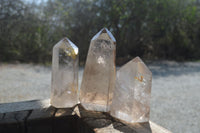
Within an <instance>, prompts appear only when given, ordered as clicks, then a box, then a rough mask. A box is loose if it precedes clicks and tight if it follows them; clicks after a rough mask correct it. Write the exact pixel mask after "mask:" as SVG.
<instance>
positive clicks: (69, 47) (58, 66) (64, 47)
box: [51, 38, 79, 108]
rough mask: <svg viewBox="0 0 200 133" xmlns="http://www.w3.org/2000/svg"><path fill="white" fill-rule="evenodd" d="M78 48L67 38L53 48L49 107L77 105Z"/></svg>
mask: <svg viewBox="0 0 200 133" xmlns="http://www.w3.org/2000/svg"><path fill="white" fill-rule="evenodd" d="M78 66H79V64H78V47H77V46H76V45H75V44H73V43H72V42H71V41H70V40H69V39H68V38H64V39H62V40H61V41H59V42H58V43H57V44H56V45H55V46H54V47H53V59H52V85H51V87H52V89H51V105H53V106H55V107H57V108H65V107H72V106H74V105H76V104H77V103H78V68H79V67H78Z"/></svg>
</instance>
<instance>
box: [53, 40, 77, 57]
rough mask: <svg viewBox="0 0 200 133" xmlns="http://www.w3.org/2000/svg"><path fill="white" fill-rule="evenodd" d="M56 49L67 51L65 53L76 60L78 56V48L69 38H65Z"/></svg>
mask: <svg viewBox="0 0 200 133" xmlns="http://www.w3.org/2000/svg"><path fill="white" fill-rule="evenodd" d="M54 47H55V48H56V47H57V48H60V49H63V50H64V51H65V53H66V54H67V55H68V56H70V57H72V58H73V59H75V58H76V57H77V55H78V52H79V51H78V47H77V46H76V45H75V44H74V43H73V42H71V41H70V40H69V39H68V38H67V37H65V38H63V39H62V40H61V41H59V42H58V43H57V44H56V45H55V46H54Z"/></svg>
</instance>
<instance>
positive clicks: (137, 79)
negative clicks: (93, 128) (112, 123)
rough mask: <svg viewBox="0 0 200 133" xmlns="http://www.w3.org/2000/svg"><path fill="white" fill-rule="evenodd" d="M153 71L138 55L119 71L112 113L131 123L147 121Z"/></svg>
mask: <svg viewBox="0 0 200 133" xmlns="http://www.w3.org/2000/svg"><path fill="white" fill-rule="evenodd" d="M151 84H152V73H151V72H150V70H149V69H148V68H147V66H146V65H145V64H144V62H143V61H142V60H141V59H140V58H139V57H136V58H134V59H133V60H131V61H129V62H128V63H127V64H125V65H123V66H122V67H121V68H120V69H119V70H118V71H117V78H116V84H115V90H114V96H113V100H112V105H111V115H112V116H114V117H117V118H118V119H121V120H124V121H126V122H129V123H135V122H147V121H148V120H149V112H150V97H151Z"/></svg>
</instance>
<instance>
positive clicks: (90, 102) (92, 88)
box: [80, 28, 116, 111]
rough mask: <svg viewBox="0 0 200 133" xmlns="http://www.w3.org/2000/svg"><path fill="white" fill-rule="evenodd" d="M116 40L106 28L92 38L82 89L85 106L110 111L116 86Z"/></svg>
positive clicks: (82, 101)
mask: <svg viewBox="0 0 200 133" xmlns="http://www.w3.org/2000/svg"><path fill="white" fill-rule="evenodd" d="M115 52H116V41H115V38H114V37H113V35H112V34H111V33H110V31H108V30H107V29H106V28H103V29H102V30H101V31H100V32H98V33H97V34H96V35H95V36H94V37H93V38H92V40H91V43H90V48H89V52H88V56H87V60H86V65H85V70H84V74H83V80H82V84H81V89H80V102H81V104H82V105H83V107H84V108H86V109H88V110H94V111H108V110H109V106H110V104H111V100H112V94H113V89H114V86H115Z"/></svg>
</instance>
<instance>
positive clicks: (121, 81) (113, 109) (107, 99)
mask: <svg viewBox="0 0 200 133" xmlns="http://www.w3.org/2000/svg"><path fill="white" fill-rule="evenodd" d="M115 53H116V40H115V38H114V37H113V35H112V34H111V33H110V31H108V30H107V29H106V28H103V29H102V30H100V31H99V32H98V33H97V34H96V35H95V36H94V37H93V38H92V40H91V43H90V47H89V51H88V55H87V60H86V65H85V70H84V73H83V78H82V83H81V87H80V95H79V91H78V68H79V64H78V48H77V47H76V45H75V44H73V43H72V42H71V41H70V40H69V39H68V38H64V39H63V40H61V41H60V42H58V43H57V44H56V45H55V46H54V48H53V60H52V91H51V104H52V105H53V106H55V107H57V108H69V107H73V106H74V105H76V104H77V103H78V102H79V101H78V100H80V103H81V104H82V106H83V107H84V108H85V109H87V110H93V111H103V112H110V114H111V115H112V116H113V117H116V118H118V119H121V120H123V121H126V122H128V123H135V122H147V121H149V112H150V97H151V84H152V73H151V71H150V70H149V69H148V68H147V66H146V65H145V64H144V62H143V61H142V60H141V59H140V58H139V57H136V58H134V59H133V60H131V61H130V62H128V63H127V64H125V65H124V66H122V67H121V68H120V69H119V70H118V71H117V76H116V74H115V71H116V67H115V56H116V55H115ZM113 93H114V94H113Z"/></svg>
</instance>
